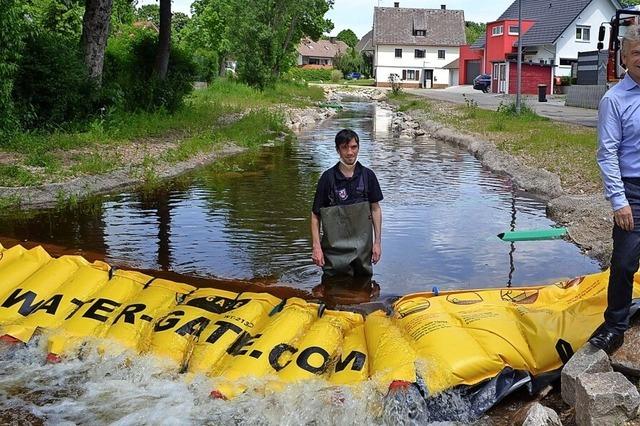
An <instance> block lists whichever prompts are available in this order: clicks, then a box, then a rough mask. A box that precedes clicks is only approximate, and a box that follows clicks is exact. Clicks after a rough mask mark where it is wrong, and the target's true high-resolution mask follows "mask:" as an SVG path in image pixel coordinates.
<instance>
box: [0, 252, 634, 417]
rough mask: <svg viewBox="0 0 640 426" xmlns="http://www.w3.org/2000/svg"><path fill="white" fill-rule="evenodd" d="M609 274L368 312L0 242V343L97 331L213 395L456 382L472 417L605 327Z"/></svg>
mask: <svg viewBox="0 0 640 426" xmlns="http://www.w3.org/2000/svg"><path fill="white" fill-rule="evenodd" d="M607 280H608V272H607V271H605V272H602V273H597V274H593V275H587V276H583V277H579V278H576V279H573V280H569V281H562V282H558V283H556V284H552V285H547V286H542V287H518V288H505V289H486V290H476V291H451V292H443V293H440V294H438V295H436V294H433V293H416V294H410V295H407V296H404V297H401V298H399V299H398V300H397V301H395V302H394V303H393V305H392V306H390V307H389V309H388V310H387V311H381V310H379V311H375V312H372V313H369V314H367V315H366V316H363V315H362V314H360V313H356V312H349V311H337V310H329V309H324V306H323V305H321V304H317V303H312V302H308V301H305V300H302V299H299V298H290V299H286V300H282V299H279V298H277V297H275V296H272V295H270V294H267V293H234V292H230V291H225V290H219V289H213V288H195V287H192V286H190V285H187V284H183V283H177V282H172V281H168V280H164V279H156V278H153V277H151V276H149V275H145V274H143V273H140V272H134V271H124V270H115V269H113V268H112V267H110V266H109V265H107V264H106V263H104V262H100V261H96V262H93V263H90V262H88V261H86V260H85V259H83V258H82V257H79V256H62V257H59V258H53V257H52V256H50V255H49V254H48V253H47V252H46V251H45V250H44V249H43V248H42V247H35V248H32V249H29V250H27V249H25V248H24V247H22V246H19V245H18V246H14V247H11V248H8V249H5V248H4V247H2V246H1V245H0V336H2V337H0V339H2V340H3V341H5V342H24V343H27V342H29V340H30V339H31V338H32V337H33V336H34V334H36V333H40V334H42V335H43V338H44V339H46V342H47V347H48V352H49V353H48V355H47V357H48V359H49V360H50V361H58V360H60V359H63V358H64V357H65V356H67V355H69V354H73V353H74V352H75V351H77V349H78V348H79V347H80V346H81V345H82V344H83V343H84V342H86V341H87V340H89V339H95V338H99V339H100V341H101V342H102V343H101V344H100V345H99V348H98V349H99V350H100V351H102V352H105V353H110V352H122V351H125V350H128V351H131V352H133V353H151V354H155V355H157V356H158V357H160V358H162V359H163V360H164V364H165V365H166V366H168V367H169V368H174V369H176V370H177V371H182V372H185V373H186V374H188V375H191V374H204V375H207V376H209V377H211V380H212V383H214V385H212V387H213V389H214V391H213V392H212V395H213V396H216V397H218V398H225V399H227V398H233V397H235V396H237V395H238V394H240V393H242V392H245V391H247V390H251V391H264V390H265V389H254V388H253V387H252V386H253V385H252V383H255V382H256V381H255V378H263V379H264V380H263V381H261V383H267V384H266V385H265V386H266V387H267V388H269V389H276V390H277V389H281V388H282V387H283V386H286V385H287V383H292V382H297V381H301V380H311V379H320V380H325V381H326V382H327V383H328V384H330V385H347V386H355V385H358V384H361V383H362V382H365V381H369V380H370V381H373V383H374V384H375V385H376V386H377V387H378V388H379V389H380V391H381V392H383V393H384V392H386V391H387V389H388V388H389V386H390V385H393V387H394V388H397V387H398V386H399V384H400V386H414V387H417V388H418V389H419V391H420V393H421V395H423V396H424V398H425V399H426V400H430V399H432V398H436V397H437V395H438V394H440V393H441V392H443V391H446V390H450V389H458V390H461V391H462V392H463V394H464V395H465V396H466V397H468V399H469V400H470V401H473V400H474V398H476V400H477V401H480V400H482V398H484V402H478V403H477V404H476V405H477V411H478V413H481V412H483V411H484V410H486V409H488V408H489V407H490V406H491V405H492V404H493V403H495V402H496V401H498V400H499V399H500V398H502V397H503V396H505V395H506V394H507V393H509V392H511V391H513V390H514V389H516V388H517V387H519V386H523V385H527V384H528V385H529V386H530V385H531V383H535V381H536V380H537V379H539V378H544V377H549V374H550V373H554V372H557V371H558V369H559V368H561V367H562V365H563V363H565V362H566V361H567V360H568V359H569V357H570V356H571V355H572V354H573V352H574V351H576V350H577V349H578V348H580V347H581V346H582V345H583V344H585V342H586V341H587V339H588V337H589V336H590V335H591V333H592V332H593V331H594V330H595V329H596V328H597V327H598V326H599V325H600V324H601V323H602V320H603V319H602V318H603V311H604V309H605V306H606V289H607ZM633 294H634V298H637V297H638V296H640V285H639V283H638V282H636V283H635V286H634V292H633ZM483 392H484V394H483ZM487 392H489V393H490V395H489V397H487ZM481 396H482V398H481ZM487 401H488V402H487Z"/></svg>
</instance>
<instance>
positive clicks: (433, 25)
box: [372, 2, 465, 88]
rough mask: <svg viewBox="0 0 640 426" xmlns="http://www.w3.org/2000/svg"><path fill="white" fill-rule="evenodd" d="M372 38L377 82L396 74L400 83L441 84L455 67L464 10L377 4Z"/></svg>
mask: <svg viewBox="0 0 640 426" xmlns="http://www.w3.org/2000/svg"><path fill="white" fill-rule="evenodd" d="M372 39H373V49H374V60H373V68H374V75H375V80H376V86H389V85H390V80H389V77H390V76H391V75H393V74H395V75H396V76H397V78H398V79H400V82H401V84H402V85H403V86H407V87H424V88H444V87H447V86H449V85H450V83H451V82H452V75H453V74H457V71H458V70H457V69H456V68H452V67H455V66H457V62H456V59H458V57H459V55H460V45H463V44H465V27H464V12H463V11H462V10H447V9H446V7H445V6H444V5H442V6H441V8H440V9H414V8H401V7H400V4H399V3H398V2H396V3H394V7H376V8H375V9H374V12H373V38H372ZM454 81H457V79H456V80H454Z"/></svg>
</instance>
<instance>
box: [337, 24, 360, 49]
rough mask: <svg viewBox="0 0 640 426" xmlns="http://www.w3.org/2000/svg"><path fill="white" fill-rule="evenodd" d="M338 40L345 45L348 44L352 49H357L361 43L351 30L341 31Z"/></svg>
mask: <svg viewBox="0 0 640 426" xmlns="http://www.w3.org/2000/svg"><path fill="white" fill-rule="evenodd" d="M336 39H338V40H341V41H344V42H345V43H347V46H349V47H351V48H355V47H356V44H358V41H359V40H358V36H357V35H356V33H354V32H353V31H351V30H350V29H346V30H342V31H340V32H339V33H338V35H337V36H336Z"/></svg>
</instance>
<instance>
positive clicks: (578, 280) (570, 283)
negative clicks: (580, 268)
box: [556, 276, 584, 290]
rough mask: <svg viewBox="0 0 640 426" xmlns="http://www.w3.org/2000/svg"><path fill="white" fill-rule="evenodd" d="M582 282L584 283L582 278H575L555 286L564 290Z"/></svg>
mask: <svg viewBox="0 0 640 426" xmlns="http://www.w3.org/2000/svg"><path fill="white" fill-rule="evenodd" d="M582 281H584V276H582V277H576V278H573V279H571V280H567V281H560V282H559V283H556V286H557V287H560V288H562V289H565V290H566V289H568V288H571V287H575V286H577V285H579V284H580V283H581V282H582Z"/></svg>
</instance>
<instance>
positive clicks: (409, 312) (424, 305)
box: [398, 300, 431, 318]
mask: <svg viewBox="0 0 640 426" xmlns="http://www.w3.org/2000/svg"><path fill="white" fill-rule="evenodd" d="M430 306H431V302H429V301H428V300H425V301H423V302H420V303H419V304H417V305H414V306H411V307H409V308H407V309H406V310H405V309H401V310H399V311H398V314H399V315H400V318H405V317H408V316H409V315H413V314H417V313H418V312H422V311H426V310H427V309H429V307H430Z"/></svg>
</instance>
